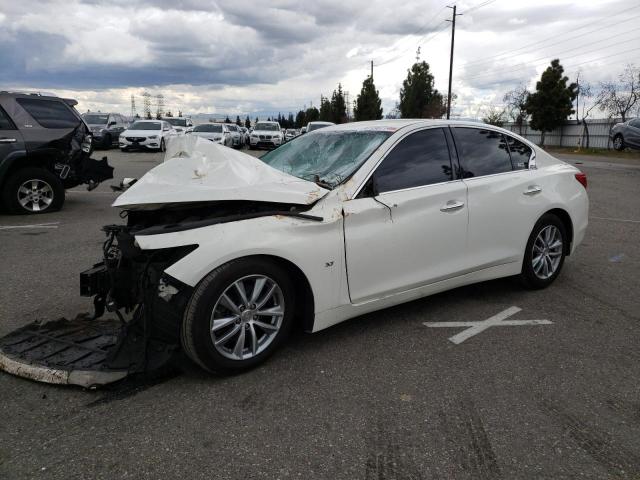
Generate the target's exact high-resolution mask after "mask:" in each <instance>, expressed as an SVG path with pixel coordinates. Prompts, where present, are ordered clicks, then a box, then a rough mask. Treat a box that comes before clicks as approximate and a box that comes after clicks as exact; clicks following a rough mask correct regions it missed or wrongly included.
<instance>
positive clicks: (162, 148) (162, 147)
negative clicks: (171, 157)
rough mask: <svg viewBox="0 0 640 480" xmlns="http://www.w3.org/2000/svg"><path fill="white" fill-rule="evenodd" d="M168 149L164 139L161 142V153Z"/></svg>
mask: <svg viewBox="0 0 640 480" xmlns="http://www.w3.org/2000/svg"><path fill="white" fill-rule="evenodd" d="M166 149H167V147H166V146H165V144H164V138H163V139H162V140H160V151H161V152H164V151H165V150H166Z"/></svg>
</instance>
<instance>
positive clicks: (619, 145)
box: [613, 134, 624, 152]
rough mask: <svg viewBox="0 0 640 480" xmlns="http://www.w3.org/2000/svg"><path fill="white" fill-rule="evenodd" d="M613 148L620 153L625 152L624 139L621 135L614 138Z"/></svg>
mask: <svg viewBox="0 0 640 480" xmlns="http://www.w3.org/2000/svg"><path fill="white" fill-rule="evenodd" d="M613 148H614V150H617V151H619V152H620V151H622V150H624V138H622V135H621V134H618V135H616V136H615V137H613Z"/></svg>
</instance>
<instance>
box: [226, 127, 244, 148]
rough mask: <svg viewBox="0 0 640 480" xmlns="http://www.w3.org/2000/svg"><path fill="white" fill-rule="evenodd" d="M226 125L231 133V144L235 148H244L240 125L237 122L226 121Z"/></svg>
mask: <svg viewBox="0 0 640 480" xmlns="http://www.w3.org/2000/svg"><path fill="white" fill-rule="evenodd" d="M225 126H226V127H227V128H228V129H229V133H230V134H231V145H230V146H232V147H233V148H242V145H243V143H242V132H241V131H240V127H238V125H236V124H235V123H225Z"/></svg>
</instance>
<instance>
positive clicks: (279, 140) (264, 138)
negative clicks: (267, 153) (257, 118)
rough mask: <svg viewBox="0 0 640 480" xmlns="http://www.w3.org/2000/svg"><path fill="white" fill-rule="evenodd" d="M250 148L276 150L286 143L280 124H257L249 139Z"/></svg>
mask: <svg viewBox="0 0 640 480" xmlns="http://www.w3.org/2000/svg"><path fill="white" fill-rule="evenodd" d="M249 142H250V143H249V148H251V149H252V150H254V149H256V148H276V147H279V146H280V145H282V144H283V143H284V135H283V133H282V130H281V129H280V124H279V123H278V122H257V123H256V124H255V125H254V127H253V132H251V135H250V137H249Z"/></svg>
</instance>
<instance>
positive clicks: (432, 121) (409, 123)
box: [310, 118, 498, 131]
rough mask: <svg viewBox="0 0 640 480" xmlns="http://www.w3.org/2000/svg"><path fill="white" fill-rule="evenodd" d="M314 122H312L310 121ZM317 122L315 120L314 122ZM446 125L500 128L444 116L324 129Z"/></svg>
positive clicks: (369, 121) (388, 120)
mask: <svg viewBox="0 0 640 480" xmlns="http://www.w3.org/2000/svg"><path fill="white" fill-rule="evenodd" d="M310 123H312V122H310ZM314 123H315V122H314ZM420 125H423V126H446V125H452V126H455V125H458V126H462V125H465V126H473V127H478V126H484V127H490V128H498V127H494V126H492V125H487V124H486V123H482V122H476V121H472V120H446V119H443V118H433V119H431V118H428V119H427V118H402V119H384V120H367V121H364V122H351V123H341V124H338V125H330V126H328V127H326V128H323V129H322V130H323V131H334V130H353V129H358V130H367V129H372V130H375V129H382V128H385V129H390V130H391V129H393V130H400V129H401V128H404V127H408V126H420Z"/></svg>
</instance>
